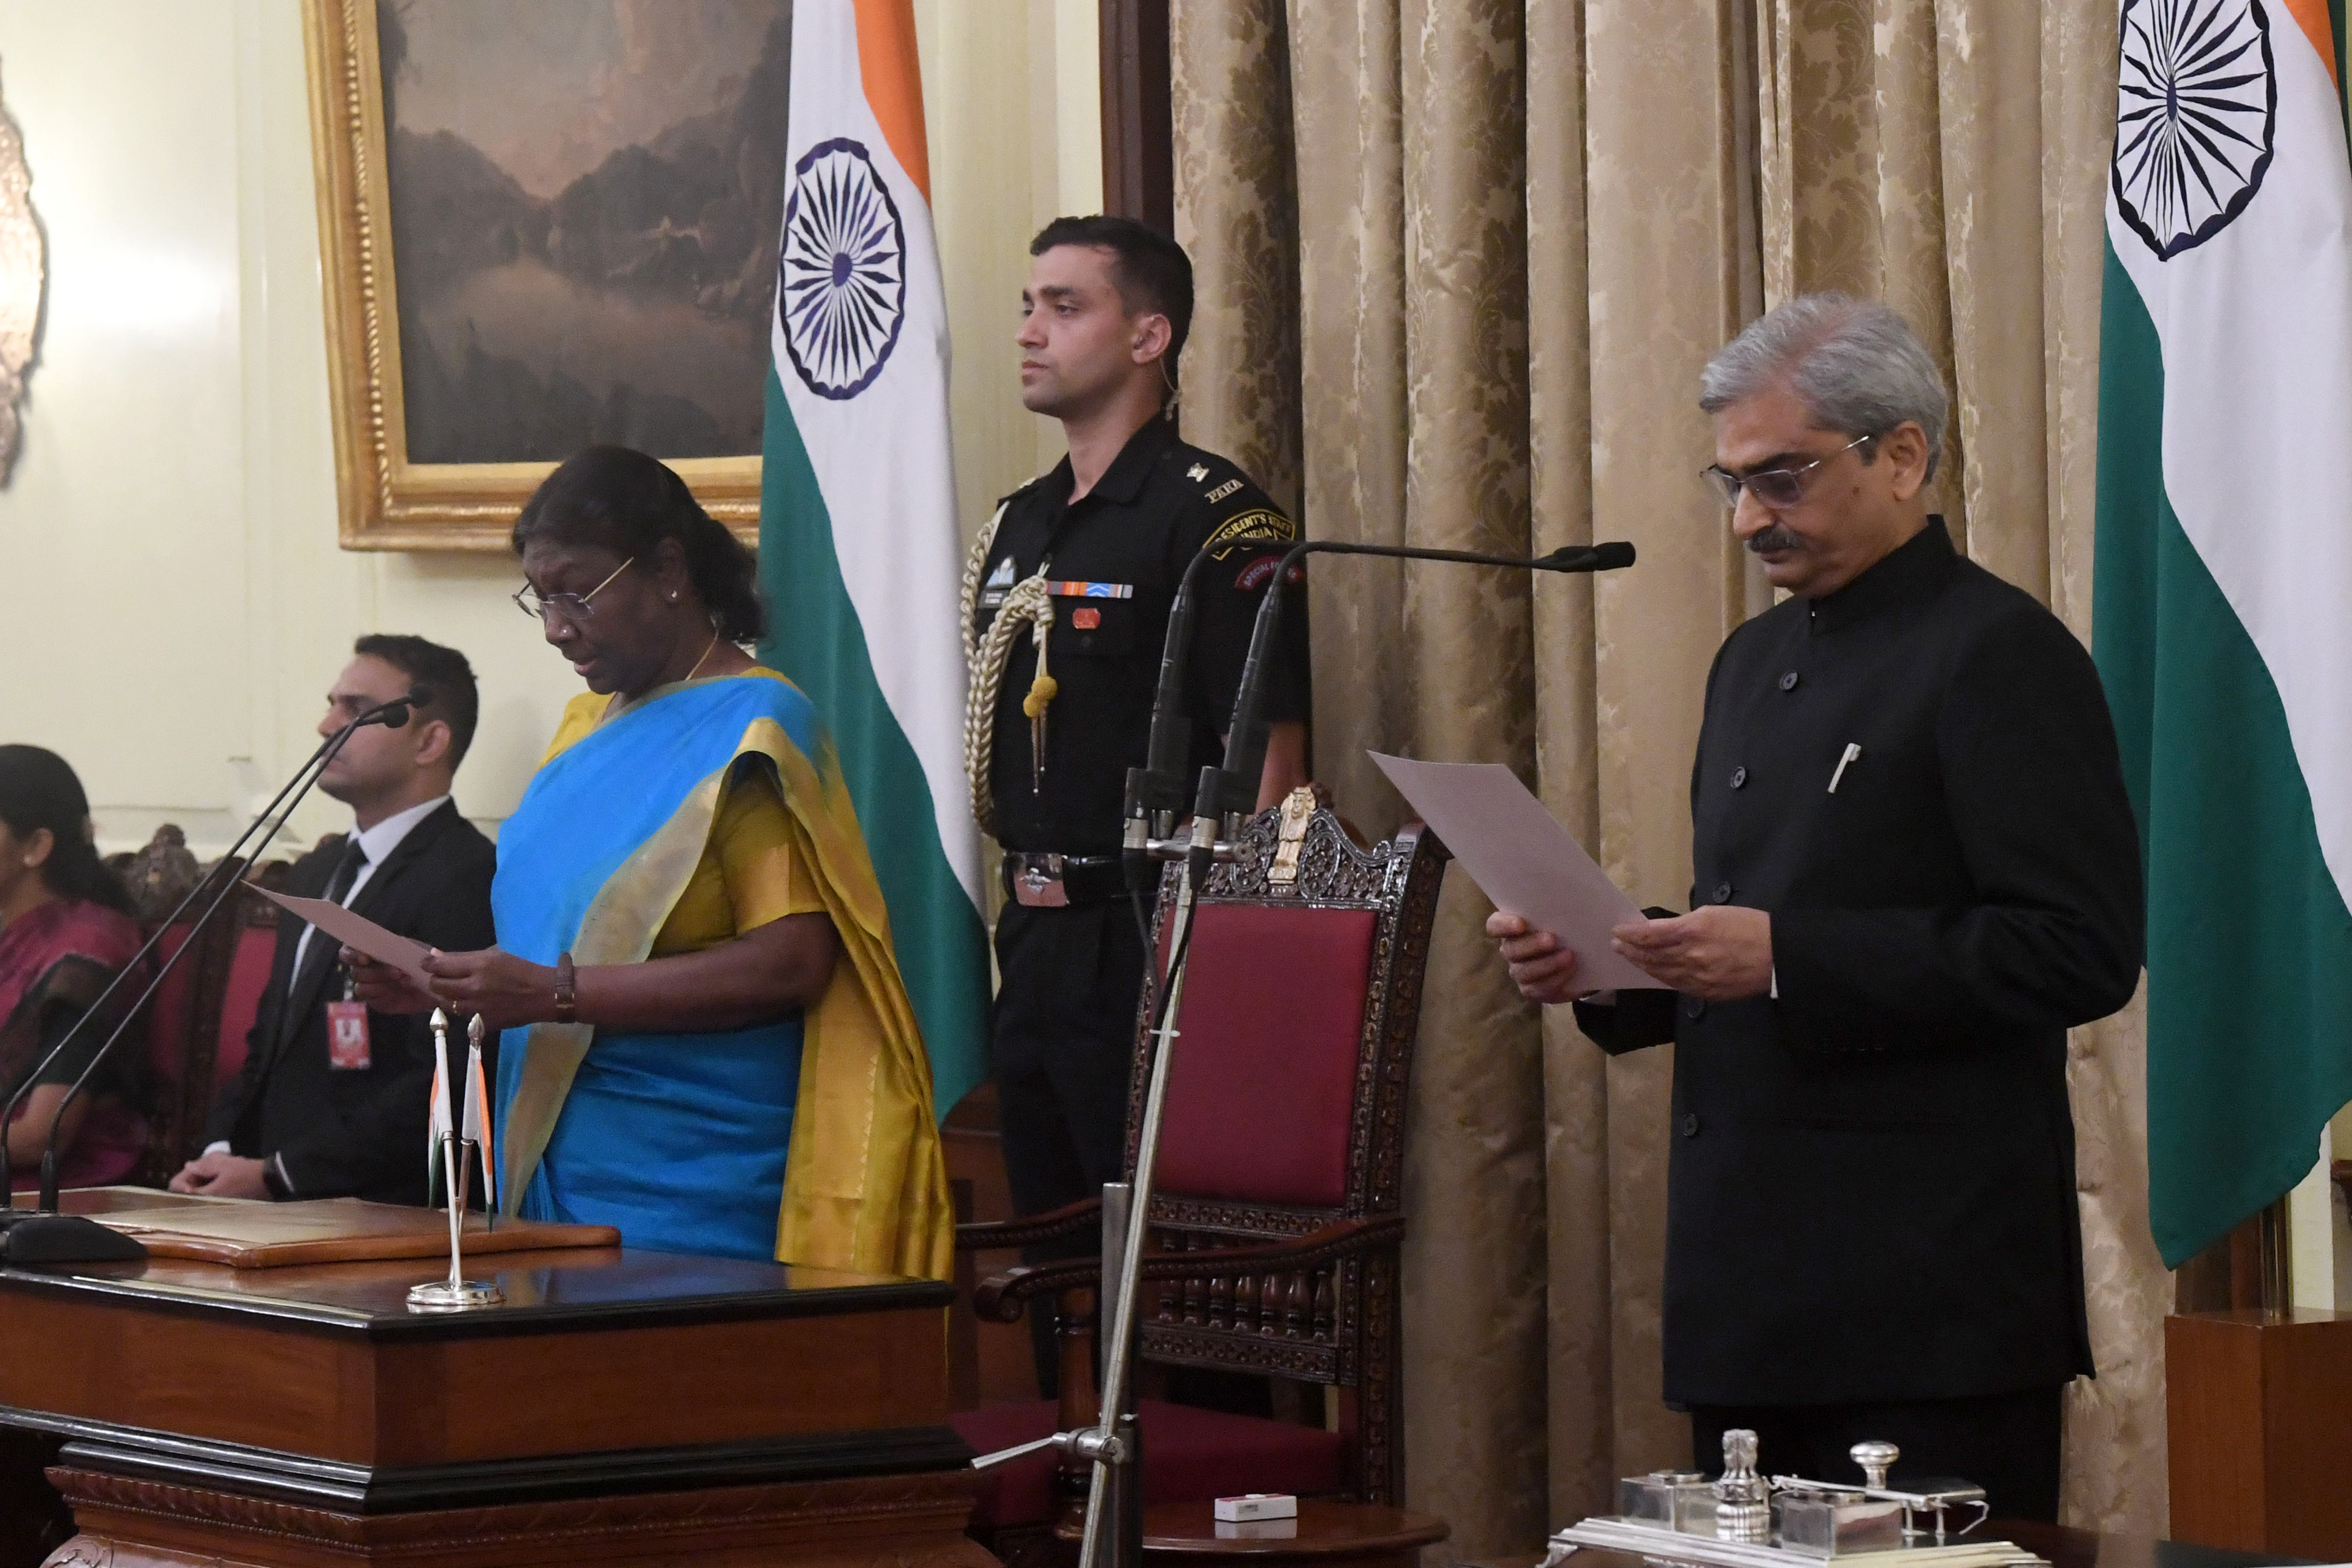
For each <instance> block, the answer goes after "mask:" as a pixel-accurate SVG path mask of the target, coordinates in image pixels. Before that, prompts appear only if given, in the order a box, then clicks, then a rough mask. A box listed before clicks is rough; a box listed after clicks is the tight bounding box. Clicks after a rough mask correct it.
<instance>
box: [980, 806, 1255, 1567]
mask: <svg viewBox="0 0 2352 1568" xmlns="http://www.w3.org/2000/svg"><path fill="white" fill-rule="evenodd" d="M1193 831H1194V832H1195V833H1196V834H1197V833H1202V832H1204V831H1205V832H1208V833H1210V834H1211V835H1213V833H1214V828H1213V826H1211V827H1209V828H1206V829H1204V828H1202V826H1201V819H1200V818H1197V817H1196V818H1195V819H1194V826H1193ZM1179 844H1180V845H1181V840H1180V841H1179ZM1154 847H1155V849H1157V848H1159V846H1158V845H1157V844H1155V846H1154ZM1219 847H1220V848H1223V846H1219ZM1196 893H1197V889H1195V888H1194V887H1193V885H1192V868H1191V866H1190V865H1189V864H1185V865H1184V868H1183V871H1182V876H1181V880H1180V881H1179V882H1178V883H1177V889H1176V904H1175V910H1174V912H1173V913H1172V914H1171V917H1170V926H1169V932H1170V936H1169V943H1168V953H1169V970H1168V983H1167V984H1166V985H1165V986H1164V987H1163V988H1162V991H1161V996H1160V1008H1159V1017H1158V1019H1157V1021H1156V1026H1155V1027H1154V1029H1153V1031H1152V1034H1153V1037H1154V1039H1155V1040H1156V1041H1157V1042H1158V1043H1157V1045H1156V1047H1155V1048H1154V1049H1153V1051H1152V1054H1151V1079H1150V1084H1149V1086H1148V1087H1147V1088H1146V1089H1145V1091H1144V1100H1143V1125H1142V1128H1141V1129H1140V1132H1139V1136H1138V1138H1137V1140H1136V1150H1135V1176H1134V1180H1133V1182H1132V1183H1131V1184H1125V1183H1118V1182H1108V1183H1105V1184H1104V1185H1103V1251H1102V1269H1101V1279H1102V1287H1101V1292H1100V1296H1099V1301H1100V1306H1099V1309H1098V1310H1099V1312H1100V1314H1101V1316H1102V1317H1104V1318H1108V1320H1109V1322H1110V1337H1109V1339H1108V1341H1106V1342H1104V1343H1103V1344H1102V1347H1101V1350H1102V1366H1103V1383H1102V1409H1101V1413H1100V1414H1099V1415H1098V1416H1097V1419H1096V1422H1095V1425H1093V1426H1081V1427H1079V1428H1077V1429H1076V1431H1071V1432H1056V1433H1055V1434H1054V1435H1053V1436H1048V1437H1040V1438H1038V1439H1037V1440H1036V1441H1035V1442H1034V1443H1024V1444H1021V1445H1020V1446H1019V1447H1012V1448H1005V1449H1003V1450H1000V1451H999V1452H997V1453H993V1454H983V1455H982V1456H981V1457H980V1458H976V1459H974V1460H972V1462H971V1466H972V1468H974V1469H976V1470H978V1469H988V1468H992V1467H994V1466H997V1465H1002V1464H1005V1463H1007V1462H1009V1461H1011V1460H1013V1459H1017V1458H1022V1457H1024V1455H1028V1454H1034V1453H1038V1452H1041V1451H1043V1450H1045V1449H1047V1448H1054V1449H1058V1450H1059V1451H1061V1452H1063V1453H1066V1454H1073V1455H1076V1457H1077V1458H1082V1459H1086V1460H1088V1461H1090V1462H1091V1463H1092V1464H1093V1466H1094V1484H1093V1486H1092V1487H1091V1488H1089V1489H1088V1490H1087V1521H1086V1533H1085V1535H1084V1536H1083V1537H1082V1538H1081V1543H1080V1546H1079V1552H1078V1564H1079V1568H1142V1565H1143V1447H1142V1441H1141V1438H1142V1434H1141V1431H1140V1429H1139V1427H1138V1426H1137V1424H1136V1419H1135V1397H1134V1384H1135V1339H1136V1301H1137V1299H1138V1297H1139V1295H1140V1294H1141V1291H1140V1290H1139V1284H1140V1279H1139V1270H1140V1269H1141V1268H1142V1265H1143V1246H1144V1240H1145V1236H1146V1233H1147V1231H1148V1229H1149V1225H1150V1213H1151V1168H1152V1164H1153V1162H1154V1160H1155V1159H1156V1157H1157V1156H1158V1154H1159V1152H1160V1112H1161V1110H1162V1108H1163V1107H1164V1106H1165V1105H1166V1103H1167V1100H1168V1064H1169V1058H1171V1055H1172V1054H1173V1051H1172V1047H1174V1045H1175V1043H1176V1017H1177V1014H1178V1012H1179V1010H1180V1009H1181V1005H1182V1003H1183V1000H1184V966H1185V963H1184V961H1185V958H1186V956H1187V948H1188V945H1189V941H1190V938H1191V935H1192V910H1193V903H1194V900H1195V896H1196Z"/></svg>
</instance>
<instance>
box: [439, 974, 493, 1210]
mask: <svg viewBox="0 0 2352 1568" xmlns="http://www.w3.org/2000/svg"><path fill="white" fill-rule="evenodd" d="M476 1023H477V1025H478V1023H479V1020H478V1019H477V1020H476ZM462 1103H463V1105H464V1110H462V1112H461V1113H460V1115H461V1116H462V1118H463V1120H462V1121H460V1122H459V1124H458V1136H459V1137H461V1138H463V1139H464V1140H466V1142H469V1143H472V1144H473V1145H474V1146H475V1147H476V1148H477V1149H478V1150H479V1151H480V1152H481V1160H482V1191H483V1193H484V1194H487V1195H488V1199H489V1201H492V1202H495V1201H496V1194H497V1193H498V1190H499V1181H498V1155H497V1152H496V1143H495V1141H494V1140H493V1139H492V1138H491V1136H490V1127H491V1121H490V1085H489V1078H488V1074H487V1073H485V1072H484V1071H483V1070H482V1042H481V1038H480V1036H479V1032H478V1029H477V1031H476V1032H475V1033H474V1035H473V1037H471V1038H470V1039H468V1040H467V1045H466V1086H465V1094H464V1100H463V1102H462ZM448 1135H449V1083H448V1079H447V1078H446V1075H445V1071H444V1068H443V1064H442V1059H441V1052H440V1051H439V1050H437V1049H436V1051H435V1052H434V1053H433V1109H432V1113H431V1116H430V1118H429V1120H428V1122H427V1125H426V1129H425V1196H426V1198H427V1199H428V1200H429V1199H430V1198H431V1196H432V1194H433V1189H434V1186H435V1184H436V1183H437V1182H439V1181H440V1180H441V1178H442V1176H443V1174H444V1173H443V1171H442V1169H441V1151H442V1149H443V1148H444V1147H445V1145H444V1144H443V1142H442V1140H443V1139H445V1138H446V1137H447V1136H448Z"/></svg>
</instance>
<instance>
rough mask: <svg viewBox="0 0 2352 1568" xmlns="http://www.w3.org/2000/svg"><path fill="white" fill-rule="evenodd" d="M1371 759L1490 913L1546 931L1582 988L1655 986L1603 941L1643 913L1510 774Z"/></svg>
mask: <svg viewBox="0 0 2352 1568" xmlns="http://www.w3.org/2000/svg"><path fill="white" fill-rule="evenodd" d="M1371 758H1372V761H1373V762H1375V763H1378V764H1380V769H1381V772H1382V773H1386V774H1387V775H1388V777H1389V782H1390V783H1391V784H1394V785H1396V787H1397V791H1398V793H1399V794H1401V795H1403V796H1404V797H1405V799H1406V800H1407V801H1409V802H1410V803H1412V808H1413V810H1415V811H1417V812H1419V813H1420V814H1421V818H1422V820H1423V821H1424V822H1426V823H1428V824H1429V826H1431V827H1433V828H1434V829H1436V831H1437V836H1438V837H1440V838H1443V839H1444V841H1445V847H1447V848H1449V849H1451V850H1453V851H1454V859H1456V860H1458V861H1460V862H1461V865H1462V868H1463V869H1464V870H1465V871H1467V872H1468V873H1469V874H1470V878H1471V879H1472V880H1473V881H1475V882H1476V883H1477V884H1478V886H1479V888H1480V889H1483V890H1484V891H1485V893H1486V897H1487V898H1489V899H1491V900H1494V904H1495V907H1496V909H1498V910H1508V911H1510V912H1511V913H1513V914H1516V915H1518V916H1520V917H1521V918H1523V919H1524V920H1525V921H1527V922H1528V927H1529V929H1531V930H1534V931H1549V932H1551V933H1552V934H1553V935H1554V936H1556V937H1558V938H1559V941H1560V942H1561V944H1562V945H1563V946H1565V947H1567V948H1569V949H1570V950H1571V951H1573V952H1575V953H1576V956H1577V968H1576V974H1577V978H1578V980H1579V982H1580V984H1579V989H1584V988H1586V987H1588V986H1589V987H1590V988H1591V989H1593V990H1599V991H1616V990H1644V989H1649V990H1654V989H1657V988H1658V982H1657V981H1656V980H1655V979H1654V978H1653V977H1652V976H1651V975H1649V974H1648V973H1644V972H1643V970H1642V969H1640V968H1639V967H1637V966H1636V965H1635V964H1633V963H1631V962H1630V961H1628V960H1626V959H1624V958H1622V957H1620V956H1619V955H1618V954H1617V953H1616V952H1614V951H1613V950H1612V948H1611V946H1610V943H1609V933H1610V931H1611V930H1612V928H1614V927H1616V926H1620V925H1622V924H1624V923H1626V922H1627V921H1641V920H1642V919H1643V915H1642V911H1641V910H1640V909H1638V908H1637V907H1636V906H1635V905H1634V903H1633V900H1631V899H1629V898H1627V897H1626V896H1625V895H1624V894H1623V893H1622V892H1621V891H1619V890H1618V888H1617V885H1616V884H1615V883H1613V882H1612V881H1611V880H1610V879H1609V873H1607V872H1606V871H1603V870H1602V869H1601V868H1600V866H1599V865H1597V864H1595V863H1594V861H1593V858H1592V857H1591V856H1590V855H1588V854H1586V853H1585V851H1584V847H1583V846H1582V845H1580V844H1579V843H1577V841H1576V840H1575V839H1574V838H1573V837H1570V834H1569V831H1568V829H1567V828H1565V827H1562V826H1560V825H1559V822H1558V821H1557V820H1555V819H1554V818H1553V816H1552V815H1551V813H1549V811H1546V810H1545V809H1544V807H1543V803H1542V802H1541V801H1538V799H1536V797H1535V796H1534V795H1529V794H1528V788H1527V785H1525V784H1521V783H1520V782H1519V780H1518V776H1517V774H1516V773H1512V772H1511V770H1510V769H1508V768H1507V767H1504V766H1503V765H1502V764H1500V763H1417V762H1413V761H1412V760H1410V759H1409V758H1405V757H1391V756H1384V755H1382V754H1381V753H1380V752H1372V753H1371Z"/></svg>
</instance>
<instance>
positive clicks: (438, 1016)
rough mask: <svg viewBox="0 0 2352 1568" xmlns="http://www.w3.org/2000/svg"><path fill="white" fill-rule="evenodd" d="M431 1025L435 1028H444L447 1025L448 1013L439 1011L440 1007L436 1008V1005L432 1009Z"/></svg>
mask: <svg viewBox="0 0 2352 1568" xmlns="http://www.w3.org/2000/svg"><path fill="white" fill-rule="evenodd" d="M433 1026H434V1027H435V1028H436V1029H446V1028H447V1027H448V1026H449V1015H448V1014H446V1013H444V1012H443V1011H441V1009H440V1008H438V1007H436V1008H434V1009H433Z"/></svg>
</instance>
